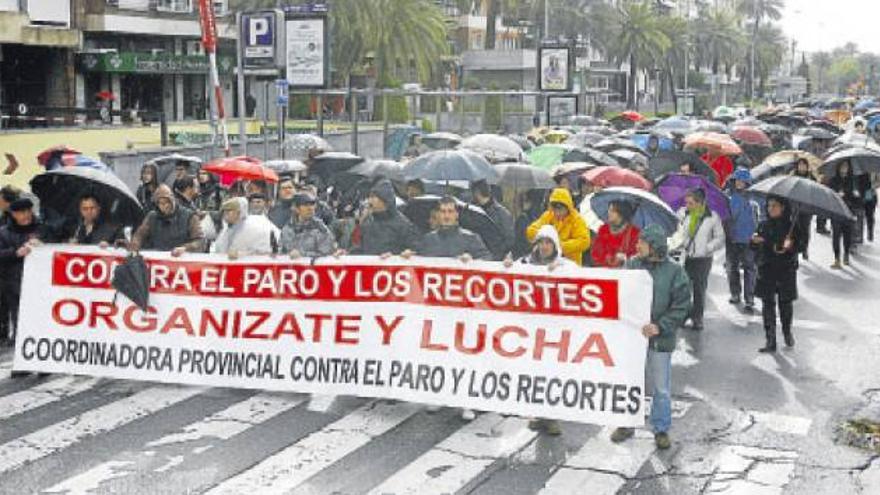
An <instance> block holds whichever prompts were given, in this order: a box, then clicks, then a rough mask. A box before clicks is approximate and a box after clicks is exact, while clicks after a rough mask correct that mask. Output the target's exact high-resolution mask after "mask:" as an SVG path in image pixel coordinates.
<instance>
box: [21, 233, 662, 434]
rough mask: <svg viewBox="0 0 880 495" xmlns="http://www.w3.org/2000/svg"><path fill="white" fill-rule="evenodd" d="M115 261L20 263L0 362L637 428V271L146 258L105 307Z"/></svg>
mask: <svg viewBox="0 0 880 495" xmlns="http://www.w3.org/2000/svg"><path fill="white" fill-rule="evenodd" d="M123 260H124V257H123V253H122V252H120V251H114V252H110V251H106V250H103V251H102V250H99V249H97V248H87V247H67V246H65V247H59V246H52V247H50V246H47V247H42V248H39V249H36V250H35V251H34V252H33V253H32V254H30V255H29V256H28V257H27V260H26V263H25V271H24V282H23V287H22V307H21V312H20V321H19V323H20V325H19V334H18V336H17V338H16V347H15V362H14V368H15V369H20V370H28V371H45V372H52V373H74V374H88V375H95V376H103V377H111V378H123V379H133V380H148V381H159V382H171V383H187V384H194V385H209V386H221V387H241V388H255V389H262V390H277V391H295V392H308V393H319V394H344V395H357V396H365V397H383V398H392V399H400V400H406V401H412V402H421V403H428V404H437V405H446V406H458V407H466V408H471V409H476V410H484V411H497V412H501V413H508V414H516V415H522V416H534V417H546V418H556V419H563V420H569V421H579V422H589V423H598V424H604V425H612V426H636V425H641V424H643V422H644V412H643V407H644V395H645V394H644V383H643V382H644V364H645V354H646V349H647V340H646V339H645V338H644V337H643V336H642V334H641V330H640V329H641V327H642V326H643V325H644V324H645V323H647V322H649V321H650V308H651V297H652V283H651V279H650V276H649V275H648V274H647V273H646V272H644V271H627V270H604V269H581V268H573V267H572V268H565V269H563V268H559V269H557V270H555V271H553V272H552V273H551V272H549V271H548V270H547V268H546V267H534V266H524V265H515V266H513V267H511V268H510V269H506V268H504V267H503V266H502V265H501V264H500V263H489V262H472V263H468V264H463V263H461V262H459V261H457V260H448V259H429V258H414V259H412V260H409V261H406V260H402V259H400V258H392V259H389V260H380V259H378V258H372V257H344V258H340V259H333V258H329V259H321V260H318V261H317V263H315V264H311V263H310V262H309V261H307V260H302V261H290V260H289V259H286V258H284V259H282V258H278V259H271V258H268V257H265V258H263V257H261V258H256V257H255V258H247V259H244V260H239V261H234V262H233V261H228V260H226V259H225V258H221V257H217V256H209V255H185V256H184V257H182V258H171V257H170V256H167V255H163V254H158V253H157V254H147V263H148V265H149V271H150V278H151V289H150V300H149V307H148V309H147V311H142V310H141V309H139V308H137V307H136V306H135V305H133V304H132V303H131V302H130V301H129V300H128V299H127V298H126V297H125V296H122V295H119V296H118V298H117V299H116V304H115V305H114V294H115V291H114V290H113V289H112V288H111V285H110V281H111V279H112V274H113V268H114V266H116V265H117V264H119V263H121V262H122V261H123Z"/></svg>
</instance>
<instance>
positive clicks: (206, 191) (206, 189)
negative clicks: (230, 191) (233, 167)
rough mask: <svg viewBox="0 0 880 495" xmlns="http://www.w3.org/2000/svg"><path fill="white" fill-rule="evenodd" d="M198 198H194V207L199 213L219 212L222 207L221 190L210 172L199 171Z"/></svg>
mask: <svg viewBox="0 0 880 495" xmlns="http://www.w3.org/2000/svg"><path fill="white" fill-rule="evenodd" d="M197 177H198V180H199V196H198V198H196V206H197V207H198V209H199V210H201V211H210V212H216V211H220V206H222V205H223V188H222V187H220V182H218V181H217V177H216V176H215V175H214V174H212V173H211V172H206V171H204V170H199V173H198V176H197Z"/></svg>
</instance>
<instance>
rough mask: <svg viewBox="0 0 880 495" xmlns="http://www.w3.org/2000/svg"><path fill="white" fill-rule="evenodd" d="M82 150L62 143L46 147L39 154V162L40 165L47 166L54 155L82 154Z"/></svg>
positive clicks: (61, 156)
mask: <svg viewBox="0 0 880 495" xmlns="http://www.w3.org/2000/svg"><path fill="white" fill-rule="evenodd" d="M81 154H82V152H81V151H78V150H75V149H73V148H70V147H68V146H67V145H65V144H60V145H58V146H53V147H51V148H48V149H45V150H43V151H41V152H40V154H39V155H37V162H39V164H40V165H42V166H44V167H45V166H46V165H48V164H49V161H50V160H52V158H53V157H55V156H57V157H59V158H62V159H63V158H64V156H66V155H81Z"/></svg>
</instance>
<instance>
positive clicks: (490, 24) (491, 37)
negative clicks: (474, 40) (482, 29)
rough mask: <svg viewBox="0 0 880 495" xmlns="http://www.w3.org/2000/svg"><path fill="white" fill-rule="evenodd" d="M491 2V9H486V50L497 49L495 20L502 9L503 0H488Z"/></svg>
mask: <svg viewBox="0 0 880 495" xmlns="http://www.w3.org/2000/svg"><path fill="white" fill-rule="evenodd" d="M486 1H487V2H488V3H489V9H488V10H487V11H486V42H485V44H484V47H485V48H486V50H494V49H495V22H496V20H497V19H498V14H499V13H500V11H501V0H486Z"/></svg>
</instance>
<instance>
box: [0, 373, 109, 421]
mask: <svg viewBox="0 0 880 495" xmlns="http://www.w3.org/2000/svg"><path fill="white" fill-rule="evenodd" d="M98 380H99V379H97V378H83V377H77V376H62V377H60V378H56V379H54V380H50V381H48V382H46V383H41V384H39V385H37V386H35V387H33V388H29V389H26V390H22V391H21V392H16V393H13V394H9V395H7V396H4V397H0V420H3V419H6V418H10V417H12V416H16V415H18V414H21V413H23V412H27V411H30V410H32V409H36V408H38V407H42V406H45V405H46V404H51V403H53V402H56V401H59V400H61V399H65V398H67V397H70V396H72V395H76V394H78V393H80V392H85V391H86V390H89V389H90V388H92V387H94V386H95V385H96V384H97V383H98Z"/></svg>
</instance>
